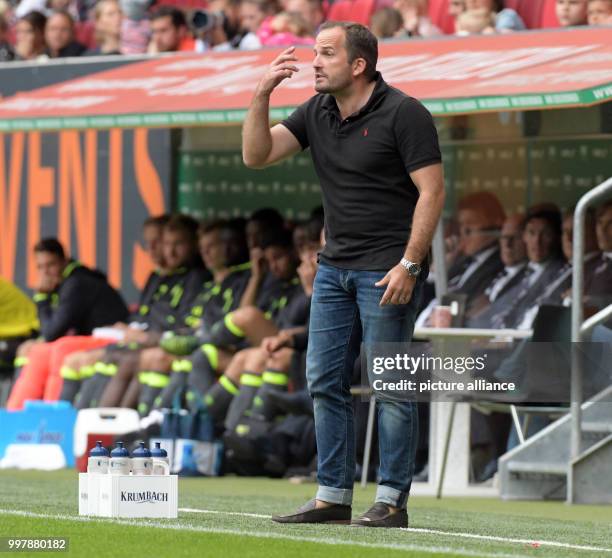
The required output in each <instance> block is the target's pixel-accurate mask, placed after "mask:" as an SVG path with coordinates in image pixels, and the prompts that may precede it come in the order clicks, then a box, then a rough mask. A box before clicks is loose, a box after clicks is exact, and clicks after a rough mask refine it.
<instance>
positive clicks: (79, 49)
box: [45, 12, 86, 58]
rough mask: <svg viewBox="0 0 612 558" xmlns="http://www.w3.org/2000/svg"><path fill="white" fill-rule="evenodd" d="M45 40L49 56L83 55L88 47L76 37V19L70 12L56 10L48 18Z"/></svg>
mask: <svg viewBox="0 0 612 558" xmlns="http://www.w3.org/2000/svg"><path fill="white" fill-rule="evenodd" d="M45 41H46V43H47V55H48V56H49V58H68V57H71V56H81V55H82V54H83V53H84V52H85V50H86V48H85V47H84V46H83V45H82V44H81V43H79V42H78V41H76V40H75V38H74V19H72V16H71V15H70V14H69V13H68V12H55V13H54V14H53V15H51V16H50V17H49V19H48V20H47V25H46V26H45Z"/></svg>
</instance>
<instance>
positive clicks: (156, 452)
mask: <svg viewBox="0 0 612 558" xmlns="http://www.w3.org/2000/svg"><path fill="white" fill-rule="evenodd" d="M151 457H168V452H167V451H166V450H165V449H164V448H162V447H161V443H160V442H155V447H154V448H153V449H152V450H151Z"/></svg>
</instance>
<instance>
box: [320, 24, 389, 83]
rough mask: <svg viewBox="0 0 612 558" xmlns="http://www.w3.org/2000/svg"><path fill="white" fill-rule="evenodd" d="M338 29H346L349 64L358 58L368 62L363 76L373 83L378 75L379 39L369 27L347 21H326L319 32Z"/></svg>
mask: <svg viewBox="0 0 612 558" xmlns="http://www.w3.org/2000/svg"><path fill="white" fill-rule="evenodd" d="M336 27H340V28H342V29H344V35H345V46H346V52H347V53H348V60H349V63H350V64H352V63H353V62H354V61H355V60H357V58H363V59H364V60H365V62H366V68H365V70H364V72H363V75H364V76H365V77H366V78H367V80H368V81H372V80H373V79H374V76H375V75H376V63H377V62H378V39H377V38H376V37H375V36H374V34H373V33H372V32H371V31H370V30H369V29H368V28H367V27H364V26H363V25H361V24H359V23H351V22H347V21H326V22H325V23H324V24H323V25H321V28H320V29H319V32H320V31H325V30H326V29H334V28H336Z"/></svg>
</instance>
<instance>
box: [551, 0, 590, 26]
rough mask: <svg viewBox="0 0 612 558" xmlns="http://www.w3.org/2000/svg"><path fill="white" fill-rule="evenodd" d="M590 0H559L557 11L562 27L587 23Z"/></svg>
mask: <svg viewBox="0 0 612 558" xmlns="http://www.w3.org/2000/svg"><path fill="white" fill-rule="evenodd" d="M587 2H588V0H557V4H556V5H555V11H556V14H557V19H558V20H559V24H560V25H561V27H574V26H576V25H586V24H587Z"/></svg>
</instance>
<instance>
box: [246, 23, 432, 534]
mask: <svg viewBox="0 0 612 558" xmlns="http://www.w3.org/2000/svg"><path fill="white" fill-rule="evenodd" d="M314 56H315V57H314V61H313V68H314V73H315V90H316V91H317V93H318V94H317V95H315V96H314V97H312V98H311V99H309V100H308V101H307V102H306V103H304V104H303V105H301V106H300V107H299V108H298V109H297V110H296V111H295V112H294V113H293V114H292V115H291V116H290V117H289V118H288V119H287V120H285V121H283V122H282V123H281V124H278V125H276V126H274V127H273V128H272V129H270V126H269V120H268V110H269V103H270V95H271V94H272V91H273V90H274V89H275V88H276V87H277V86H278V85H279V84H280V83H281V82H282V81H283V80H284V79H286V78H290V77H291V76H292V75H293V74H294V73H295V72H297V71H298V68H297V66H296V65H295V62H296V61H297V58H296V56H295V54H294V49H293V47H292V48H289V49H287V50H285V51H284V52H283V53H282V54H281V55H280V56H279V57H278V58H276V60H274V62H272V64H271V66H270V68H269V71H268V72H267V73H266V75H265V76H264V77H263V78H262V80H261V81H260V83H259V84H258V86H257V89H256V92H255V95H254V97H253V101H252V103H251V107H250V109H249V112H248V115H247V118H246V120H245V123H244V129H243V148H242V149H243V159H244V162H245V164H246V165H247V166H248V167H251V168H263V167H266V166H268V165H272V164H274V163H276V162H278V161H280V160H281V159H284V158H285V157H288V156H290V155H293V154H295V153H297V152H298V151H300V150H303V149H306V148H308V147H310V150H311V153H312V159H313V162H314V166H315V169H316V171H317V174H318V176H319V180H320V182H321V189H322V192H323V205H324V208H325V237H326V245H325V248H324V249H323V251H322V252H321V254H320V266H319V269H318V272H317V276H316V279H315V284H314V293H313V297H312V305H311V314H310V328H309V344H308V353H307V379H308V387H309V391H310V394H311V396H312V397H313V399H314V413H315V425H316V437H317V451H318V477H317V478H318V482H319V489H318V492H317V495H316V498H314V499H313V500H311V501H309V502H308V503H307V504H305V505H304V506H302V507H301V508H300V509H298V510H297V512H296V513H294V514H292V515H285V516H275V517H273V519H274V521H277V522H280V523H349V522H350V520H351V511H352V510H351V501H352V496H353V480H354V476H355V434H354V429H353V408H352V400H351V394H350V384H351V375H352V371H353V364H354V361H355V359H356V358H357V356H358V354H359V349H360V343H361V342H362V341H363V342H364V343H366V344H371V343H374V342H402V341H406V342H408V341H410V339H411V336H412V332H413V328H414V319H415V312H416V308H417V306H418V302H419V296H420V293H421V287H422V284H423V281H424V279H425V277H426V276H427V253H428V251H429V246H430V243H431V239H432V237H433V233H434V230H435V228H436V224H437V222H438V219H439V217H440V213H441V211H442V206H443V204H444V183H443V178H442V165H441V157H440V149H439V146H438V137H437V134H436V129H435V127H434V123H433V120H432V118H431V115H430V114H429V112H427V110H425V108H423V106H422V105H421V104H420V103H419V102H418V101H416V100H415V99H413V98H411V97H408V96H406V95H404V94H403V93H402V92H400V91H398V90H397V89H394V88H392V87H390V86H389V85H387V84H386V83H385V81H384V80H383V79H382V76H381V75H380V73H379V72H377V71H376V62H377V58H378V45H377V41H376V38H375V37H374V35H372V33H371V32H370V31H369V30H368V29H366V28H365V27H363V26H362V25H358V24H354V23H344V22H342V23H337V22H328V23H326V24H324V25H323V26H322V27H321V30H320V33H319V34H318V36H317V40H316V44H315V47H314ZM378 429H379V430H378V432H379V442H380V483H379V486H378V490H377V494H376V502H375V504H374V505H373V506H372V508H371V509H370V510H368V511H367V512H366V513H365V514H363V515H362V516H360V517H359V518H357V519H355V520H353V523H354V524H357V525H363V526H372V527H405V526H406V525H407V524H408V515H407V512H406V501H407V499H408V493H409V491H410V485H411V481H412V474H413V470H414V456H415V449H416V444H417V433H418V432H417V431H418V425H417V410H416V403H414V402H396V401H382V400H381V401H379V402H378Z"/></svg>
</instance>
